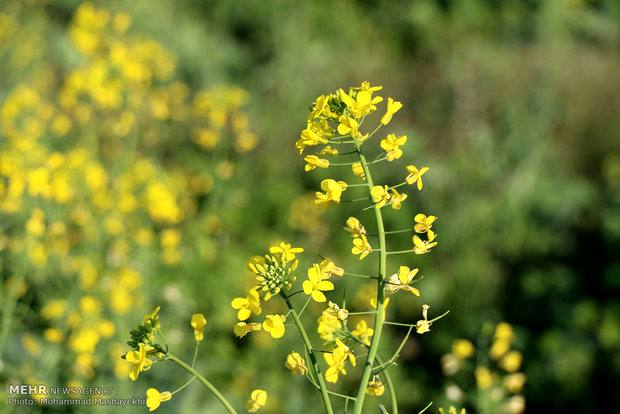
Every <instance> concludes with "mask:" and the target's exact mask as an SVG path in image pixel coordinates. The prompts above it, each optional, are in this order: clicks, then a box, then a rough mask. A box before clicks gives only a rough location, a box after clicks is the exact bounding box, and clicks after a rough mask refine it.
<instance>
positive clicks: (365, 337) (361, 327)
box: [351, 319, 374, 346]
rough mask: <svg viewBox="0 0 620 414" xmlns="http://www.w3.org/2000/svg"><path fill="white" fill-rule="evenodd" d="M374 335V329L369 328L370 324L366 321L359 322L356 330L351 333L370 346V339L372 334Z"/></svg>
mask: <svg viewBox="0 0 620 414" xmlns="http://www.w3.org/2000/svg"><path fill="white" fill-rule="evenodd" d="M373 333H374V329H372V328H369V327H368V324H367V323H366V321H365V320H364V319H362V320H361V321H359V322H358V323H357V325H355V329H354V330H353V331H351V334H353V336H355V337H357V339H359V340H360V341H362V342H363V343H365V344H366V345H368V346H370V338H372V334H373Z"/></svg>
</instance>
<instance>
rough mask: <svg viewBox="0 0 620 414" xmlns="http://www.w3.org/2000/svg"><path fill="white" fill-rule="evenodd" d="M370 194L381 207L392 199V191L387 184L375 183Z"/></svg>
mask: <svg viewBox="0 0 620 414" xmlns="http://www.w3.org/2000/svg"><path fill="white" fill-rule="evenodd" d="M370 195H371V197H372V201H373V202H375V203H376V204H375V205H376V206H377V207H379V208H381V207H383V206H384V205H385V203H387V202H388V201H389V200H390V197H391V195H390V192H389V187H388V186H387V185H384V186H380V185H375V186H374V187H373V188H372V189H371V190H370Z"/></svg>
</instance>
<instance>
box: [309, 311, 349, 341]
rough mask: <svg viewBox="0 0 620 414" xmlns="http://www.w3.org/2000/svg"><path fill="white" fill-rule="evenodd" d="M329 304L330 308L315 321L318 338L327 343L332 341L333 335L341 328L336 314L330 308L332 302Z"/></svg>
mask: <svg viewBox="0 0 620 414" xmlns="http://www.w3.org/2000/svg"><path fill="white" fill-rule="evenodd" d="M329 304H330V306H329V307H328V308H327V309H325V310H324V311H323V312H322V313H321V316H320V317H319V319H318V321H317V332H318V334H319V336H320V337H321V339H323V340H324V341H328V342H329V341H333V340H334V338H335V337H334V334H335V333H336V332H338V331H339V330H340V329H341V328H342V323H341V322H340V319H339V317H338V313H337V312H334V309H333V308H332V307H331V305H332V302H329ZM347 316H348V313H347ZM345 319H346V318H345Z"/></svg>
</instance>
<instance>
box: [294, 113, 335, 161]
mask: <svg viewBox="0 0 620 414" xmlns="http://www.w3.org/2000/svg"><path fill="white" fill-rule="evenodd" d="M329 130H330V128H329V126H328V125H327V122H326V121H325V120H322V121H308V123H307V126H306V129H304V130H303V131H301V136H300V137H299V140H297V142H296V143H295V148H297V149H298V150H299V153H300V154H301V153H303V152H304V149H305V148H306V147H312V146H315V145H319V144H327V141H329V139H328V138H329V136H330V135H331V133H330V132H329Z"/></svg>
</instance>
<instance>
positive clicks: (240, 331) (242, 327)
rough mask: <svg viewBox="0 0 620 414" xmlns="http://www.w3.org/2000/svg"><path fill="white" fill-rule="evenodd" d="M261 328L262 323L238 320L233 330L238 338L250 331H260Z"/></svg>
mask: <svg viewBox="0 0 620 414" xmlns="http://www.w3.org/2000/svg"><path fill="white" fill-rule="evenodd" d="M261 329H262V325H261V324H260V323H246V322H237V323H236V324H235V325H234V326H233V332H234V333H235V336H237V337H238V338H243V337H244V336H246V335H247V334H249V333H250V332H256V331H260V330H261Z"/></svg>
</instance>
